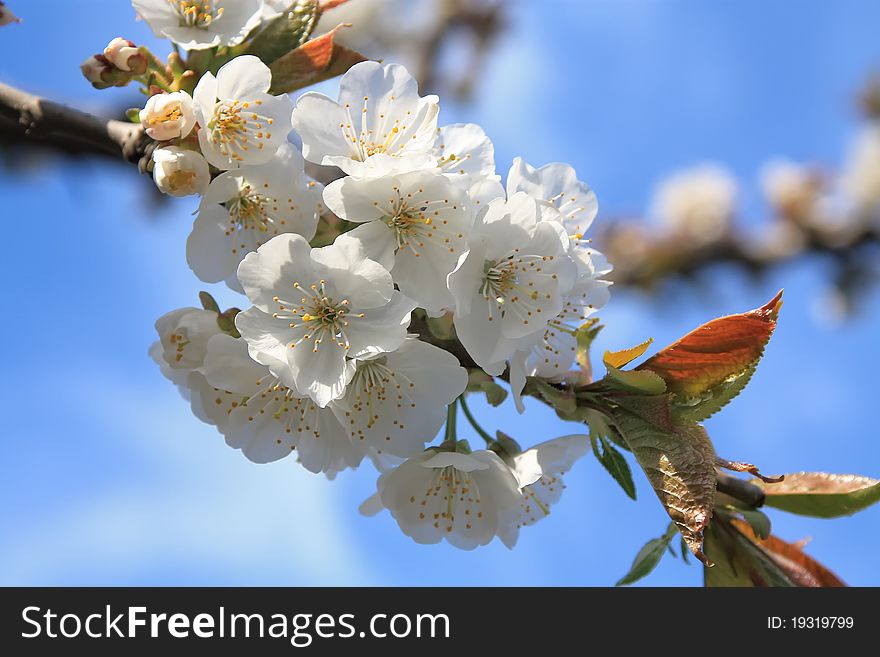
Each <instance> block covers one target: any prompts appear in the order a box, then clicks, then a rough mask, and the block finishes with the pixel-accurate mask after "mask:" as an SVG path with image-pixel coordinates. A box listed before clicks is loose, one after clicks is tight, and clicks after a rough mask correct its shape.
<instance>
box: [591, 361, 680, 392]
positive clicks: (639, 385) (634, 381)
mask: <svg viewBox="0 0 880 657" xmlns="http://www.w3.org/2000/svg"><path fill="white" fill-rule="evenodd" d="M605 367H606V369H607V370H608V372H607V377H606V379H605V380H606V381H609V382H614V383H616V384H618V386H623V387H624V388H626V389H628V390H631V391H633V392H638V393H640V394H643V395H662V394H663V393H664V392H666V382H665V381H664V380H663V379H662V378H660V376H659V375H657V374H655V373H654V372H650V371H647V370H645V371H638V370H619V369H617V368H616V367H613V366H611V365H608V364H606V366H605Z"/></svg>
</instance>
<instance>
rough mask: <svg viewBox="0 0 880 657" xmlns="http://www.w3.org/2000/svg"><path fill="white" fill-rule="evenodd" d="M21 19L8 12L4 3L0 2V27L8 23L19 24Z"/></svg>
mask: <svg viewBox="0 0 880 657" xmlns="http://www.w3.org/2000/svg"><path fill="white" fill-rule="evenodd" d="M20 22H21V19H20V18H19V17H18V16H16V15H15V14H13V13H12V11H10V9H9V8H8V7H7V6H6V3H4V2H0V27H2V26H3V25H9V24H10V23H20Z"/></svg>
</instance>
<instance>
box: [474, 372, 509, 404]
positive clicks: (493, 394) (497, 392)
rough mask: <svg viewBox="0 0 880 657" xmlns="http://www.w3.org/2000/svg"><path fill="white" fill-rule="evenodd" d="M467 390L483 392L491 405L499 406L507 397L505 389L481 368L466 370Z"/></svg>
mask: <svg viewBox="0 0 880 657" xmlns="http://www.w3.org/2000/svg"><path fill="white" fill-rule="evenodd" d="M467 391H468V392H481V393H483V394H485V395H486V401H487V402H489V403H490V404H491V405H492V406H500V405H501V404H503V403H504V400H505V399H507V390H506V389H505V388H503V387H501V386H500V385H498V384H497V383H495V379H493V378H492V377H491V376H489V375H488V374H486V373H485V372H484V371H483V370H470V371H469V372H468V385H467Z"/></svg>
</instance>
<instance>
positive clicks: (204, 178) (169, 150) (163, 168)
mask: <svg viewBox="0 0 880 657" xmlns="http://www.w3.org/2000/svg"><path fill="white" fill-rule="evenodd" d="M153 181H154V182H155V183H156V187H158V188H159V191H160V192H162V193H163V194H170V195H171V196H192V195H193V194H201V193H202V192H203V191H204V190H205V188H207V186H208V183H209V182H210V181H211V172H210V170H209V168H208V163H207V162H206V161H205V158H204V157H202V155H201V154H200V153H199V152H197V151H191V150H187V149H185V148H180V147H178V146H166V147H164V148H157V149H156V150H155V151H153Z"/></svg>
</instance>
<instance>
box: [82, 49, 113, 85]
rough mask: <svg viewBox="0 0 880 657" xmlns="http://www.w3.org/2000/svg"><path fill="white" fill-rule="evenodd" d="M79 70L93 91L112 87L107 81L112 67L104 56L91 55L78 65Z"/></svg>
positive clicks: (111, 83)
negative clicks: (90, 84)
mask: <svg viewBox="0 0 880 657" xmlns="http://www.w3.org/2000/svg"><path fill="white" fill-rule="evenodd" d="M79 70H81V71H82V74H83V75H84V76H85V78H86V80H88V81H89V82H91V83H92V86H93V87H94V88H95V89H107V88H108V87H112V86H114V83H113V82H111V81H110V80H109V79H110V77H111V73H113V71H114V67H113V66H112V65H111V64H110V63H109V62H108V61H107V58H106V57H104V55H92V56H91V57H89V58H88V59H87V60H85V61H84V62H83V63H82V64H80V65H79Z"/></svg>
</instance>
